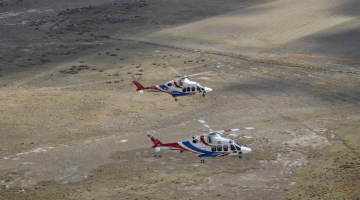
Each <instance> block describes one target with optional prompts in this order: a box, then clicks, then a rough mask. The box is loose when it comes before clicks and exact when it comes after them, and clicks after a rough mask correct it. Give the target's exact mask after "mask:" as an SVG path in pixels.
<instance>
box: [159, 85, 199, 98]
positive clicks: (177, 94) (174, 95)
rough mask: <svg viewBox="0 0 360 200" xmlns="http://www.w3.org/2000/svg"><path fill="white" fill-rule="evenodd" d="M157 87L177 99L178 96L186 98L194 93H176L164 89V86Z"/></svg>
mask: <svg viewBox="0 0 360 200" xmlns="http://www.w3.org/2000/svg"><path fill="white" fill-rule="evenodd" d="M159 87H160V88H161V89H162V90H164V91H165V92H171V93H173V94H170V95H171V96H173V97H179V96H188V95H191V94H194V93H184V92H178V91H174V90H171V89H169V88H168V87H166V86H165V85H159Z"/></svg>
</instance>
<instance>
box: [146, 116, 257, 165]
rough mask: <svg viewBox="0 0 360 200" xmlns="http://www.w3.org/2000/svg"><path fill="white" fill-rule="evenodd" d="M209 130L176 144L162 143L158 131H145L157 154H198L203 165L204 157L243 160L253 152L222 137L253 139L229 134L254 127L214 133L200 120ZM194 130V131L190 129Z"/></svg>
mask: <svg viewBox="0 0 360 200" xmlns="http://www.w3.org/2000/svg"><path fill="white" fill-rule="evenodd" d="M198 121H199V122H200V123H202V124H203V125H204V126H205V127H206V128H208V129H209V130H208V131H207V130H206V131H204V130H196V131H203V132H207V133H206V134H202V135H199V136H195V137H193V138H192V139H191V140H189V141H184V142H174V143H162V142H161V141H160V138H159V137H156V133H157V131H156V130H145V131H144V133H145V134H146V136H147V137H148V138H147V142H150V141H151V142H152V143H154V145H153V146H152V148H155V151H156V152H159V151H160V150H161V149H165V150H178V151H180V152H181V153H182V152H184V151H189V152H192V153H194V154H197V155H198V157H200V158H201V163H204V162H205V160H204V157H224V156H238V157H239V159H241V158H242V154H246V153H249V152H251V149H250V148H249V147H245V146H242V145H240V144H238V143H236V142H235V141H233V140H231V139H228V138H223V137H221V135H225V136H235V137H241V138H253V137H250V136H242V135H238V134H229V133H228V132H231V131H240V130H251V129H254V128H252V127H248V128H239V129H230V130H218V131H213V130H212V129H211V128H210V127H209V125H207V124H206V122H205V121H204V120H198ZM190 130H192V129H190Z"/></svg>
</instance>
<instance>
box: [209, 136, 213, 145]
mask: <svg viewBox="0 0 360 200" xmlns="http://www.w3.org/2000/svg"><path fill="white" fill-rule="evenodd" d="M208 142H209V143H210V144H211V143H212V139H211V137H210V136H208Z"/></svg>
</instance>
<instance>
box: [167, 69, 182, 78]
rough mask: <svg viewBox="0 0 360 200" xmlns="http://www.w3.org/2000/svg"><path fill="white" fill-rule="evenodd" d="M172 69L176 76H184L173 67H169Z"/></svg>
mask: <svg viewBox="0 0 360 200" xmlns="http://www.w3.org/2000/svg"><path fill="white" fill-rule="evenodd" d="M169 68H170V69H171V71H173V72H174V73H175V74H177V75H179V76H180V77H182V75H181V74H180V73H179V72H178V71H176V70H175V69H174V68H173V67H169Z"/></svg>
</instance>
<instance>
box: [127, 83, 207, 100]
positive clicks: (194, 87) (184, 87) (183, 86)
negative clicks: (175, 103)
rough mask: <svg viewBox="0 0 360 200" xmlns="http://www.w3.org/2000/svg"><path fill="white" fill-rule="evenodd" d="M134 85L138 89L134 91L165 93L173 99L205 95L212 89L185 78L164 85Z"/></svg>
mask: <svg viewBox="0 0 360 200" xmlns="http://www.w3.org/2000/svg"><path fill="white" fill-rule="evenodd" d="M133 82H134V84H135V85H136V86H137V87H138V89H137V90H136V91H140V92H141V93H142V92H144V91H145V92H165V93H168V94H170V95H171V96H173V97H175V98H176V97H179V96H189V95H195V94H205V93H207V92H211V91H212V89H211V88H208V87H203V86H202V85H200V84H199V83H197V82H194V81H190V80H189V79H187V78H179V79H176V80H171V81H168V82H167V83H166V84H164V85H155V86H150V87H144V86H142V85H141V84H140V83H139V82H138V81H136V80H134V81H133Z"/></svg>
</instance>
